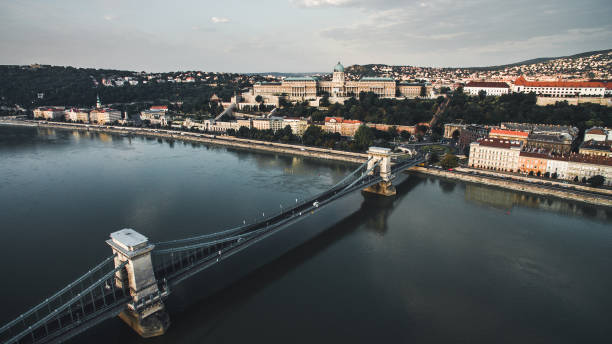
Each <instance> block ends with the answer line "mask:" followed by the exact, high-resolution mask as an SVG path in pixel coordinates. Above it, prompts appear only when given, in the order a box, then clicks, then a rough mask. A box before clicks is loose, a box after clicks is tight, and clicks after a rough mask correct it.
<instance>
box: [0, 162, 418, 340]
mask: <svg viewBox="0 0 612 344" xmlns="http://www.w3.org/2000/svg"><path fill="white" fill-rule="evenodd" d="M423 161H424V158H423V157H422V156H417V157H414V158H412V159H408V160H405V161H401V162H397V163H395V165H393V166H392V168H391V172H392V174H393V175H396V174H397V173H400V172H402V171H403V170H405V169H406V168H409V167H412V166H415V165H416V164H419V163H421V162H423ZM366 166H367V163H365V164H363V165H361V166H360V167H359V168H357V169H356V170H355V171H354V172H352V173H350V174H349V175H348V176H347V177H345V178H344V179H343V180H342V181H340V182H339V183H338V184H336V185H334V186H333V187H332V188H330V189H329V190H326V191H324V192H323V193H320V194H318V195H316V196H314V197H311V198H309V199H307V200H304V201H302V202H300V203H298V204H296V205H295V206H293V207H291V208H288V209H287V210H285V211H283V212H281V213H280V214H277V215H273V216H270V217H268V218H264V219H262V220H260V221H258V222H256V223H252V224H248V225H243V226H240V227H237V228H233V229H229V230H225V231H222V232H217V233H212V234H205V235H200V236H196V237H192V238H185V239H178V240H171V241H166V242H159V243H156V244H155V245H156V247H155V249H154V250H153V251H152V252H151V254H152V260H153V268H154V273H155V277H156V278H157V283H158V288H159V292H157V293H156V294H155V295H150V296H149V297H147V298H145V299H140V300H138V301H137V302H134V301H133V300H132V297H131V295H130V294H131V293H133V291H130V290H129V288H127V287H126V286H127V283H125V282H126V281H125V279H124V280H123V283H121V285H123V286H124V287H123V288H119V287H117V286H116V282H117V280H118V279H119V278H120V277H119V276H125V274H124V271H125V264H126V262H124V263H122V264H121V265H119V266H117V267H114V268H113V267H112V266H111V267H109V263H110V262H112V259H113V258H115V256H113V257H109V258H107V259H106V260H104V261H103V262H102V263H101V264H99V265H98V266H96V267H94V268H93V269H92V270H90V271H89V272H88V273H86V274H85V275H83V276H81V277H79V278H78V279H77V280H76V281H74V282H72V283H70V284H69V285H68V286H67V287H65V288H63V289H62V290H60V291H59V292H58V293H56V294H55V295H53V296H52V297H50V298H48V299H46V300H45V301H43V302H42V303H41V304H39V305H37V306H35V307H34V308H32V309H30V310H29V311H28V312H26V313H24V314H22V315H20V316H19V317H17V318H16V319H15V320H13V321H11V322H9V323H7V324H6V325H4V326H2V327H1V328H0V341H2V343H59V342H62V341H65V340H67V339H69V338H71V337H73V336H75V335H77V334H79V333H81V332H83V331H85V330H87V329H89V328H91V327H93V326H95V325H96V324H98V323H100V322H102V321H104V320H106V319H109V318H111V317H114V316H117V315H118V314H119V313H121V312H123V311H125V310H126V309H127V308H128V307H130V308H131V309H134V310H137V311H140V310H144V309H146V308H147V307H151V305H153V304H154V303H156V302H160V301H162V300H163V299H165V298H167V297H168V295H169V294H170V290H171V288H172V287H173V286H176V285H177V284H179V283H180V282H182V281H184V280H186V279H187V278H189V277H191V276H193V275H195V274H197V273H199V272H201V271H203V270H205V269H206V268H208V267H211V266H212V265H214V264H217V263H219V262H221V261H222V260H224V259H227V258H229V257H231V256H232V255H234V254H236V253H238V252H240V251H242V250H244V249H246V248H248V247H250V246H251V245H253V244H255V243H257V242H259V241H261V240H264V239H265V238H267V237H269V236H271V235H273V234H275V233H277V232H279V231H281V230H283V229H285V228H287V227H289V226H290V225H292V224H294V223H296V222H298V221H300V220H302V219H305V218H306V217H308V216H311V215H314V214H316V213H317V212H318V211H319V210H320V209H322V208H323V207H325V206H327V205H329V204H331V203H332V202H333V201H335V200H337V199H339V198H341V197H343V196H345V195H347V194H350V193H352V192H354V191H357V190H361V189H364V188H367V187H369V186H372V185H374V184H376V183H380V182H381V181H382V180H383V179H382V177H381V176H380V175H379V174H376V173H373V172H374V170H375V169H376V167H377V166H378V164H375V165H374V166H373V167H372V168H371V169H369V170H365V167H366ZM360 172H361V174H360ZM123 278H125V277H123Z"/></svg>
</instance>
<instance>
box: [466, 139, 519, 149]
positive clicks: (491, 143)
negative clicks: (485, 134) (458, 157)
mask: <svg viewBox="0 0 612 344" xmlns="http://www.w3.org/2000/svg"><path fill="white" fill-rule="evenodd" d="M476 143H478V144H479V145H481V146H486V147H496V148H520V147H521V145H522V144H523V143H522V142H521V141H512V140H503V139H495V138H484V139H480V140H478V141H476Z"/></svg>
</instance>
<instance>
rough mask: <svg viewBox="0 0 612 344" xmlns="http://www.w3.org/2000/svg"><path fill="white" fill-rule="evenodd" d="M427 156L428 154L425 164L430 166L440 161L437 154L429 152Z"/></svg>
mask: <svg viewBox="0 0 612 344" xmlns="http://www.w3.org/2000/svg"><path fill="white" fill-rule="evenodd" d="M428 154H429V156H428V157H427V163H428V164H430V165H431V164H435V163H437V162H438V161H440V157H439V156H438V153H436V152H429V153H428Z"/></svg>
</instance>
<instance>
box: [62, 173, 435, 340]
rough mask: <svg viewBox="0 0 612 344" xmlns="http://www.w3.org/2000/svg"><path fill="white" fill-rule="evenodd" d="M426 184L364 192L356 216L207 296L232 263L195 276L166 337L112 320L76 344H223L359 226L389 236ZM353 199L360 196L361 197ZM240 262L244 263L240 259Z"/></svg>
mask: <svg viewBox="0 0 612 344" xmlns="http://www.w3.org/2000/svg"><path fill="white" fill-rule="evenodd" d="M423 182H424V180H423V179H422V178H419V177H417V176H409V177H408V178H407V179H406V180H405V181H404V182H403V183H401V184H399V185H397V186H396V189H397V194H396V196H394V197H382V196H377V195H372V194H368V193H364V192H361V195H362V202H361V205H360V206H359V208H358V209H357V210H356V211H354V212H353V213H352V214H350V215H348V216H347V217H345V218H343V219H342V220H340V221H339V222H337V223H335V224H334V225H332V226H330V227H328V228H327V229H324V230H322V231H320V232H319V233H318V234H317V235H315V236H314V237H312V238H311V239H309V240H307V241H305V242H303V243H301V244H298V245H297V246H295V247H294V248H293V249H290V250H289V251H287V252H285V253H282V254H280V255H279V256H278V257H277V258H274V259H273V260H271V261H269V262H267V263H264V264H263V265H261V266H259V267H255V268H254V269H251V270H250V271H248V272H246V273H243V274H242V276H241V277H238V278H237V279H235V280H234V281H233V282H230V283H229V284H226V285H225V286H223V287H222V288H221V289H217V290H215V291H210V290H209V291H205V290H203V289H202V288H200V286H201V285H202V283H205V280H210V278H211V277H212V276H215V277H212V278H217V275H219V274H220V273H221V271H226V270H228V269H231V267H230V266H228V264H226V263H225V262H224V263H223V264H220V265H218V270H220V271H216V272H214V271H213V272H212V273H209V272H208V271H207V272H204V273H202V275H205V276H202V278H200V277H197V279H198V280H200V281H196V282H195V283H192V284H191V285H189V286H188V287H186V288H182V287H181V288H180V290H175V291H174V292H173V295H171V296H170V298H169V299H168V300H167V301H166V305H167V307H168V310H169V312H170V318H171V322H172V325H171V326H170V328H169V330H168V333H167V334H166V335H164V336H161V337H158V338H153V339H143V338H140V337H139V336H137V335H136V334H135V333H134V332H133V331H132V330H131V329H129V328H128V327H127V326H125V325H123V324H121V325H122V326H120V328H118V327H119V326H116V323H115V324H114V326H113V324H112V323H113V321H108V322H106V323H105V324H102V325H101V326H99V327H98V328H94V329H92V330H91V331H89V332H87V333H85V334H83V335H81V336H79V337H76V338H75V339H77V340H76V341H74V342H75V343H76V342H82V341H83V340H86V341H87V342H108V341H118V342H123V341H130V342H138V343H171V342H172V343H174V342H203V341H205V340H213V341H215V340H219V339H220V338H219V337H218V335H219V332H218V329H219V328H220V327H223V326H226V324H227V322H228V321H229V320H228V319H230V318H232V317H234V315H235V314H236V312H240V310H241V307H242V306H243V305H245V304H247V303H248V302H249V300H250V299H252V298H253V297H254V296H256V295H257V294H259V293H260V292H262V291H263V290H264V289H265V288H266V287H268V286H271V285H273V284H274V283H275V282H277V281H279V280H281V279H282V278H283V277H284V276H286V275H287V274H288V273H290V272H291V271H293V270H295V269H296V268H298V267H299V266H301V265H302V264H304V263H306V262H308V261H309V260H311V259H312V258H314V257H316V256H317V255H318V254H320V253H321V252H323V251H325V250H327V249H328V248H330V247H332V246H333V245H334V244H336V243H337V242H339V241H340V240H342V239H343V238H346V237H347V236H349V235H351V234H353V233H354V232H355V231H357V230H358V229H359V228H361V227H363V228H365V229H366V230H370V231H373V232H375V233H377V234H378V235H381V236H382V235H385V234H386V233H387V231H388V225H387V220H388V218H389V217H390V215H391V214H392V213H393V211H394V209H395V207H396V205H397V204H398V203H399V202H400V201H401V200H402V199H403V198H404V197H405V196H406V195H408V194H409V193H410V191H411V190H412V189H414V188H415V187H416V186H417V185H419V184H421V183H423ZM355 196H357V197H360V196H359V195H357V194H356V195H355ZM298 225H299V224H298ZM289 231H291V229H287V232H289ZM236 258H238V259H240V258H242V257H236ZM230 261H231V259H230ZM204 289H206V288H204ZM198 293H199V294H198ZM207 294H208V295H207ZM194 300H195V301H194ZM262 312H265V310H262ZM254 321H262V320H254ZM115 322H119V320H115ZM236 326H237V327H240V324H236ZM194 332H196V333H194Z"/></svg>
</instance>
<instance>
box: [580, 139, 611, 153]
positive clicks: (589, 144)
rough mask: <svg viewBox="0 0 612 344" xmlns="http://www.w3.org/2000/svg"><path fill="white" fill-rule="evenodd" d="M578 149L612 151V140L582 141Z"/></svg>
mask: <svg viewBox="0 0 612 344" xmlns="http://www.w3.org/2000/svg"><path fill="white" fill-rule="evenodd" d="M580 149H592V150H599V151H604V152H612V141H595V140H589V141H584V142H583V143H582V145H580Z"/></svg>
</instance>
